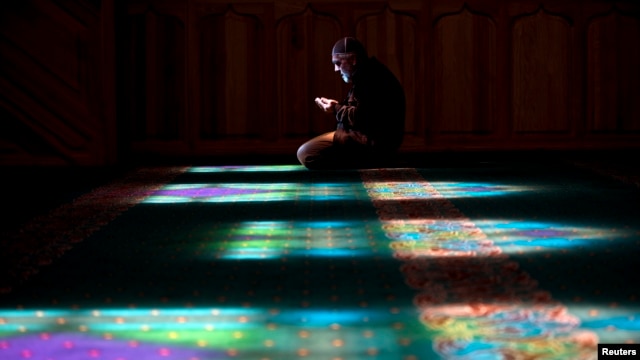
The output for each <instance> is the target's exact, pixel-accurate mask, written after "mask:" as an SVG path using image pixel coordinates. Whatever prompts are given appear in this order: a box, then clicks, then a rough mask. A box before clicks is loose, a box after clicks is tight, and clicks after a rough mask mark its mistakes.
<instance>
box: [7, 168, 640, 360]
mask: <svg viewBox="0 0 640 360" xmlns="http://www.w3.org/2000/svg"><path fill="white" fill-rule="evenodd" d="M297 171H306V170H304V169H303V168H302V167H300V166H223V167H193V168H190V169H189V170H188V172H190V173H197V174H216V173H225V172H231V173H233V172H238V173H252V172H255V173H257V174H259V173H260V172H297ZM258 176H259V175H258ZM361 177H362V179H363V184H357V183H355V184H343V183H317V182H315V183H297V182H290V183H260V182H253V183H245V182H241V183H194V184H192V183H177V184H170V185H166V186H163V187H162V188H156V189H155V190H154V192H153V193H152V194H150V196H148V197H146V198H145V199H144V200H142V203H143V204H146V206H161V205H162V204H164V205H167V206H170V205H171V204H176V203H178V204H189V203H201V204H206V203H213V204H216V203H218V204H222V203H239V204H243V203H249V202H252V203H261V202H281V203H282V202H301V201H308V202H316V201H319V202H327V201H336V200H347V201H353V200H356V199H362V198H363V197H364V198H366V197H367V196H368V197H369V198H370V200H371V201H372V203H373V206H374V207H375V208H376V210H377V213H378V217H379V221H377V220H376V221H368V222H362V221H360V220H358V221H353V220H342V219H340V218H336V217H333V218H332V217H330V216H329V217H328V218H326V219H316V220H309V221H302V220H300V221H291V220H253V219H252V220H249V219H240V220H238V221H236V222H232V223H222V224H217V225H216V227H215V228H214V229H210V230H209V232H208V233H206V234H210V235H211V237H212V238H213V239H215V240H214V241H210V240H209V238H208V236H209V235H206V234H205V235H202V236H203V241H202V242H201V244H200V246H198V247H197V248H194V249H192V250H193V253H192V254H191V256H192V259H193V260H194V261H221V262H224V263H235V264H239V265H242V266H247V265H246V264H247V263H250V264H251V265H248V266H251V267H254V268H255V274H256V277H258V278H260V275H261V271H262V270H261V269H262V266H264V265H265V264H273V263H277V264H279V267H280V268H281V269H282V273H281V274H280V275H281V276H282V277H285V276H292V273H291V272H290V271H289V270H290V268H289V267H290V266H291V264H292V263H297V264H298V265H297V267H296V269H297V270H296V271H295V272H294V273H295V274H296V276H299V277H300V279H301V280H302V281H301V283H302V284H304V287H303V288H301V289H299V290H300V294H298V295H299V296H294V297H293V298H291V297H289V296H287V294H285V293H284V292H283V285H282V283H281V282H279V281H280V280H278V279H277V278H276V279H273V280H267V279H264V278H262V280H261V281H266V282H268V284H264V288H263V289H262V290H261V291H262V292H261V296H262V297H264V298H263V299H262V300H266V302H267V303H270V305H269V306H256V305H255V304H253V303H251V302H249V301H246V302H241V301H235V299H236V298H234V297H233V296H237V294H234V293H233V292H234V290H233V288H234V287H236V286H237V284H236V283H235V281H236V279H235V278H234V275H233V274H224V276H223V275H222V274H220V275H219V280H218V281H219V283H218V285H219V286H220V289H219V293H220V296H219V297H217V298H216V299H214V300H215V301H216V302H218V306H215V307H200V306H192V305H185V306H183V307H175V304H172V305H171V306H169V305H168V306H166V307H158V308H137V307H136V306H135V305H133V304H132V305H131V306H130V307H129V308H120V307H115V308H114V307H110V308H109V307H105V308H96V309H83V308H80V307H73V308H71V309H60V308H42V309H37V310H34V309H18V310H6V309H5V310H3V309H0V358H3V359H5V358H6V359H8V360H13V359H47V360H59V359H118V360H134V359H135V360H145V359H154V360H155V359H187V360H205V359H234V358H237V359H263V360H268V359H272V360H279V359H292V358H300V359H332V360H351V359H394V360H395V359H402V360H418V359H424V358H431V356H435V355H436V354H435V353H437V355H439V356H441V357H442V358H444V359H473V360H475V359H480V360H482V359H496V358H517V359H519V358H545V359H567V358H571V359H589V358H593V357H594V354H595V345H596V344H597V342H598V341H599V340H601V339H602V338H603V337H602V334H603V332H609V334H610V335H611V336H610V337H609V338H607V340H615V341H617V342H633V341H636V339H640V321H639V320H640V311H638V309H637V308H622V307H620V308H615V309H608V311H606V312H599V311H598V309H597V308H596V307H593V306H589V305H588V304H584V306H583V307H582V308H579V307H576V306H572V307H571V309H572V311H569V309H568V307H567V306H566V305H565V304H562V303H560V302H558V301H556V300H554V299H553V297H552V294H550V293H549V292H548V291H545V290H544V289H541V288H540V287H539V285H538V283H537V281H536V280H535V279H533V278H532V277H531V276H530V275H529V274H528V273H526V272H525V271H523V270H522V269H521V267H520V266H519V264H518V263H516V262H515V261H513V260H512V259H510V258H509V256H508V255H509V254H522V253H529V252H541V253H547V254H548V253H552V252H554V251H563V250H566V249H570V248H573V247H578V248H588V247H593V248H598V247H599V246H601V244H602V243H606V242H607V241H609V240H610V239H612V238H620V237H624V236H626V235H625V234H624V233H620V232H617V233H615V234H614V233H611V232H609V231H608V230H606V229H597V228H596V229H594V228H582V227H578V226H569V225H566V224H556V223H548V222H538V221H527V220H522V221H505V220H500V219H480V220H471V219H469V218H467V217H466V216H465V215H464V214H462V213H461V212H460V211H459V210H458V209H457V208H456V207H455V206H454V205H453V204H452V203H451V201H449V200H448V199H453V198H462V197H465V198H469V197H487V196H508V195H509V194H514V193H519V192H526V191H534V190H540V189H533V188H530V187H518V186H510V185H505V184H492V183H463V182H434V183H429V182H427V181H426V180H425V179H424V178H422V177H421V176H420V175H419V174H418V173H417V172H416V171H415V170H413V169H400V170H397V171H392V170H384V169H377V170H374V171H366V170H363V171H362V172H361ZM127 201H129V202H128V204H129V206H130V205H131V202H130V200H127ZM240 206H241V205H240ZM270 206H273V205H270ZM380 235H383V236H380ZM391 257H395V259H396V261H398V272H399V273H400V274H399V275H402V276H403V277H404V280H405V282H406V285H405V284H400V286H401V287H406V286H409V287H410V288H411V289H414V290H415V291H416V294H415V297H414V298H413V303H410V302H403V301H402V300H401V297H400V296H398V292H399V291H398V289H397V288H394V286H395V284H390V283H389V281H388V280H387V279H385V278H384V277H382V278H375V276H372V275H373V274H371V273H362V274H360V277H358V278H357V280H356V281H355V282H354V283H353V284H347V285H345V284H341V285H336V284H337V283H338V282H340V281H341V280H342V279H341V272H342V271H344V269H343V268H337V267H336V266H335V264H334V263H333V262H332V261H333V260H336V261H343V262H344V261H346V262H347V263H349V262H350V264H351V266H352V267H353V269H358V268H359V266H360V265H362V264H364V263H367V264H369V265H371V264H375V263H376V262H382V261H388V259H389V258H391ZM318 259H321V260H322V261H325V259H326V261H327V263H326V264H327V267H326V268H324V269H318V268H317V267H314V266H313V265H312V264H313V261H315V260H318ZM374 268H375V267H374ZM319 272H323V275H324V276H325V277H324V280H323V281H326V282H327V283H328V284H334V285H332V288H331V289H332V290H333V293H331V294H329V295H328V298H327V299H322V300H320V299H318V298H317V294H314V289H315V285H316V284H314V281H317V279H318V275H319ZM320 278H322V277H320ZM269 281H273V283H270V282H269ZM372 287H373V288H376V287H377V288H379V289H382V293H384V294H385V295H384V296H383V297H382V298H379V299H375V300H377V301H376V302H375V303H373V300H374V299H372V298H371V296H370V293H369V292H370V290H371V288H372ZM265 289H268V290H267V291H265ZM252 291H253V290H249V294H246V296H248V297H249V298H251V297H253V296H255V295H256V294H254V293H251V292H252ZM226 294H230V295H229V296H227V295H226ZM231 294H234V295H233V296H232V295H231ZM376 295H380V294H376ZM405 300H406V299H405ZM263 302H264V301H263ZM318 303H321V304H322V305H321V306H319V305H317V304H318ZM416 310H417V311H416ZM417 314H418V315H417ZM412 319H413V320H412ZM434 351H435V353H434Z"/></svg>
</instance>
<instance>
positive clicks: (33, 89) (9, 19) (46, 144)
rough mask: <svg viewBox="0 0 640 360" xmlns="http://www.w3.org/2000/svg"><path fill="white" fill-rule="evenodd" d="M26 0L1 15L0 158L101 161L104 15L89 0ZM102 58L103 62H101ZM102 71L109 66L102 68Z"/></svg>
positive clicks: (103, 157)
mask: <svg viewBox="0 0 640 360" xmlns="http://www.w3.org/2000/svg"><path fill="white" fill-rule="evenodd" d="M64 5H65V6H62V5H60V4H56V3H54V2H49V1H21V2H12V3H7V4H4V5H3V10H2V13H1V14H0V58H2V61H1V62H0V103H1V104H0V107H2V114H3V117H2V120H3V121H2V122H3V123H2V129H1V130H0V133H1V135H0V163H10V164H15V163H23V164H99V163H102V162H104V161H106V159H107V154H106V153H105V151H106V148H107V144H106V141H107V139H106V138H105V137H104V133H105V130H106V126H107V124H105V122H104V121H105V116H104V115H103V114H102V113H101V109H100V106H104V105H105V104H106V101H103V100H105V99H106V97H105V98H103V99H100V97H101V96H103V95H105V94H104V93H103V92H102V89H101V87H100V86H101V78H100V77H99V76H97V74H100V72H101V67H100V66H101V62H100V58H99V57H100V48H99V45H100V39H101V38H100V36H101V34H100V18H99V16H98V9H96V8H94V7H93V6H92V5H91V4H90V3H85V2H82V1H80V4H78V3H76V2H66V3H64ZM103 65H104V64H103ZM102 70H104V71H108V69H105V68H102Z"/></svg>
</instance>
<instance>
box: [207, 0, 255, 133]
mask: <svg viewBox="0 0 640 360" xmlns="http://www.w3.org/2000/svg"><path fill="white" fill-rule="evenodd" d="M197 29H198V37H199V39H200V41H199V49H198V50H199V57H198V58H199V64H198V65H199V68H200V74H201V75H202V76H201V77H200V78H199V81H200V86H199V89H200V93H199V94H197V95H196V96H198V97H199V100H200V104H201V105H200V109H199V110H200V114H201V116H200V119H199V128H200V129H201V132H200V138H201V139H217V138H225V137H234V136H245V137H255V136H257V135H258V134H259V133H260V130H261V125H260V123H259V120H260V108H259V102H258V100H259V99H260V98H261V96H260V89H261V87H260V85H261V84H259V82H258V79H259V66H258V64H259V62H261V61H264V60H263V59H264V56H263V55H262V54H261V53H260V46H259V39H260V23H259V21H258V20H257V19H256V18H255V17H254V16H250V15H243V14H238V13H236V12H235V11H233V10H232V9H231V8H229V9H227V10H226V11H225V12H224V13H222V14H212V15H207V16H203V17H202V18H200V19H199V20H198V27H197Z"/></svg>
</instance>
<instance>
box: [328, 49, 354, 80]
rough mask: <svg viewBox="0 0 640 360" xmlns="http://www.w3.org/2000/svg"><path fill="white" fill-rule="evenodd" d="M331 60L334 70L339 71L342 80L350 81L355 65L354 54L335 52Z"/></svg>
mask: <svg viewBox="0 0 640 360" xmlns="http://www.w3.org/2000/svg"><path fill="white" fill-rule="evenodd" d="M331 61H332V62H333V65H334V71H335V72H338V71H339V72H340V75H341V76H342V80H344V82H346V83H350V82H351V77H352V76H353V73H354V71H355V67H356V56H355V54H336V55H333V56H332V58H331Z"/></svg>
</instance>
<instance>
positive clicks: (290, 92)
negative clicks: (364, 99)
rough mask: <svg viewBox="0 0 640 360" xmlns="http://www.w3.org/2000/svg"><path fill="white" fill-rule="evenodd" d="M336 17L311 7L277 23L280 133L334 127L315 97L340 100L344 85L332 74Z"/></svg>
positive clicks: (314, 132)
mask: <svg viewBox="0 0 640 360" xmlns="http://www.w3.org/2000/svg"><path fill="white" fill-rule="evenodd" d="M340 34H341V30H340V26H339V24H338V21H337V20H336V19H335V18H332V17H329V16H323V15H320V14H318V13H317V12H315V11H314V10H313V9H312V8H311V7H308V8H306V9H305V10H304V11H303V12H301V13H297V14H293V15H289V16H285V17H283V18H282V19H281V20H280V21H279V22H278V23H277V29H276V36H277V42H276V44H277V49H278V52H277V56H278V59H277V66H278V72H277V77H278V115H277V117H278V122H279V124H280V127H281V134H282V135H283V136H285V137H286V136H292V135H294V136H295V135H304V136H310V135H317V134H320V133H324V132H327V131H332V130H335V126H336V123H335V118H333V117H331V116H328V115H327V114H325V113H323V112H322V111H321V110H320V109H318V108H317V106H316V105H315V103H314V99H315V98H316V97H327V98H332V99H336V100H339V101H340V100H342V98H343V97H344V95H345V87H344V86H343V85H342V80H341V79H340V77H339V76H338V75H336V74H335V72H334V69H333V64H332V63H331V49H332V48H333V45H334V43H335V41H337V40H338V39H339V38H340Z"/></svg>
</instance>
